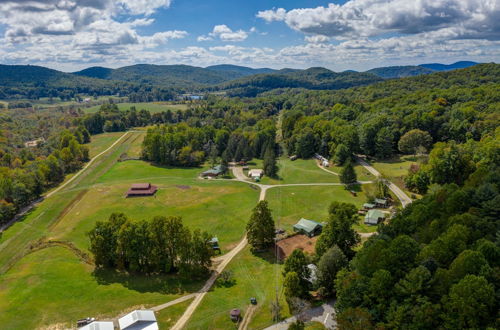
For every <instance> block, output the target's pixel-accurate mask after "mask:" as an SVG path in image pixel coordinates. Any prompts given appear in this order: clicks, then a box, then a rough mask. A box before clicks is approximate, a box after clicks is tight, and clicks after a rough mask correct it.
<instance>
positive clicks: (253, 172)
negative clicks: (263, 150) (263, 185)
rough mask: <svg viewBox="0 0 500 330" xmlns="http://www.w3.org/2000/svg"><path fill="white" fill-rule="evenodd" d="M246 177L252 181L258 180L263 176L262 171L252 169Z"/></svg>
mask: <svg viewBox="0 0 500 330" xmlns="http://www.w3.org/2000/svg"><path fill="white" fill-rule="evenodd" d="M248 176H249V177H250V178H252V179H254V180H257V179H260V178H262V177H263V176H264V170H261V169H259V168H254V169H251V170H250V171H248Z"/></svg>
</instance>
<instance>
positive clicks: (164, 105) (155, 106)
mask: <svg viewBox="0 0 500 330" xmlns="http://www.w3.org/2000/svg"><path fill="white" fill-rule="evenodd" d="M117 106H118V109H120V110H121V111H125V110H129V109H130V107H133V106H135V108H136V109H137V111H141V110H148V111H150V112H152V113H156V112H162V111H166V110H168V109H170V110H172V111H177V110H186V109H187V108H188V105H187V104H175V103H170V102H146V103H118V104H117ZM100 108H101V106H100V105H96V106H93V107H90V108H86V109H83V111H85V112H86V113H94V112H97V111H99V109H100Z"/></svg>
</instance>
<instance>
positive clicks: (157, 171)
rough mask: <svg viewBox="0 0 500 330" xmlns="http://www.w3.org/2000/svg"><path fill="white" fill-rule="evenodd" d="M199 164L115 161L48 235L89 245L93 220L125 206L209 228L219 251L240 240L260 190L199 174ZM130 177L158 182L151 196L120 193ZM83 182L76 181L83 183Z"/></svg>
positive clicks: (132, 213) (136, 214) (136, 213)
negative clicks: (189, 166)
mask: <svg viewBox="0 0 500 330" xmlns="http://www.w3.org/2000/svg"><path fill="white" fill-rule="evenodd" d="M200 171H201V170H200V169H199V168H192V169H184V168H166V167H157V166H153V165H150V164H149V163H146V162H142V161H125V162H119V163H116V164H115V165H114V166H113V167H112V168H111V169H110V170H109V171H108V172H107V173H106V174H105V175H103V176H102V177H101V178H100V179H99V180H98V184H96V185H95V186H91V187H88V192H87V193H86V194H85V195H84V196H83V197H82V199H81V200H79V201H78V204H76V205H75V206H74V207H73V208H72V209H71V210H69V211H68V212H67V214H66V215H65V216H64V217H63V218H62V219H61V220H60V221H59V222H58V223H57V225H56V226H55V227H54V229H53V234H52V237H53V238H57V239H64V240H70V241H72V242H75V244H76V245H77V246H78V247H79V248H81V249H87V248H88V238H87V237H86V235H85V233H86V232H88V231H89V230H90V229H91V228H92V227H93V226H94V223H95V222H96V221H97V220H105V219H107V218H108V217H109V215H110V214H111V213H113V212H124V213H125V214H127V216H129V217H130V218H131V219H135V220H139V219H152V218H153V217H154V216H159V215H163V216H169V215H172V216H182V218H183V221H184V223H185V224H186V225H187V226H188V227H190V228H193V229H194V228H198V229H202V230H207V231H209V232H210V233H211V234H212V235H215V236H217V237H218V238H219V242H220V244H221V248H222V251H223V252H225V251H227V250H230V249H231V248H232V247H233V246H234V245H235V244H236V243H237V242H239V241H240V240H241V237H242V236H243V234H244V231H245V226H246V222H247V221H248V219H249V217H250V213H251V210H252V208H253V207H254V206H255V204H256V203H257V200H258V194H259V192H258V191H257V190H255V189H252V188H251V187H250V186H249V185H247V184H244V183H240V182H231V181H217V180H200V179H198V178H197V177H196V175H197V174H198V173H199V172H200ZM134 182H151V183H153V184H155V185H158V187H159V190H158V192H157V193H156V195H155V196H149V197H137V198H125V196H124V195H125V192H126V191H127V189H128V188H129V187H130V184H131V183H134ZM83 188H85V187H80V189H83Z"/></svg>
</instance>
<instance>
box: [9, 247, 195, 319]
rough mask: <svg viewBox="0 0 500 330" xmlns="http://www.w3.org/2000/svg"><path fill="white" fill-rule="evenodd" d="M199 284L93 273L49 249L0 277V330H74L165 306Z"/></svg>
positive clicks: (167, 278)
mask: <svg viewBox="0 0 500 330" xmlns="http://www.w3.org/2000/svg"><path fill="white" fill-rule="evenodd" d="M202 282H203V281H201V282H194V281H192V280H189V281H187V280H182V279H180V278H178V277H175V276H156V277H155V276H149V277H148V276H137V275H135V276H127V275H124V274H117V273H113V272H110V271H94V269H93V267H92V266H90V265H87V264H85V263H83V262H81V261H80V260H79V259H78V258H77V257H76V256H75V255H74V254H73V253H72V252H71V251H69V250H67V249H65V248H62V247H50V248H46V249H43V250H39V251H36V252H33V253H31V254H28V255H27V256H25V257H24V258H23V259H22V260H21V261H20V262H18V263H17V264H16V265H15V266H14V267H13V268H11V269H10V270H9V271H8V272H7V273H5V274H3V275H0V311H1V312H0V323H1V324H2V329H34V328H40V327H47V328H48V327H49V326H53V328H56V327H58V328H60V329H62V328H69V327H74V326H75V325H76V320H78V319H79V318H83V317H87V316H91V317H96V318H101V319H102V318H112V317H116V316H118V315H119V314H121V313H124V312H128V311H130V310H133V309H137V308H147V307H151V306H154V305H158V304H162V303H165V302H168V301H170V300H173V299H176V298H178V297H180V296H182V295H184V294H188V293H190V292H194V291H197V290H199V288H200V287H201V286H202Z"/></svg>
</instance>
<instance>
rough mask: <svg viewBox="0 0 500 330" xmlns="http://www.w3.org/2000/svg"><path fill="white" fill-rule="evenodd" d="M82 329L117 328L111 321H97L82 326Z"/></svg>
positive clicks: (107, 329)
mask: <svg viewBox="0 0 500 330" xmlns="http://www.w3.org/2000/svg"><path fill="white" fill-rule="evenodd" d="M80 330H115V326H114V325H113V322H111V321H95V322H92V323H89V324H87V325H85V326H83V327H81V328H80Z"/></svg>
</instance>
